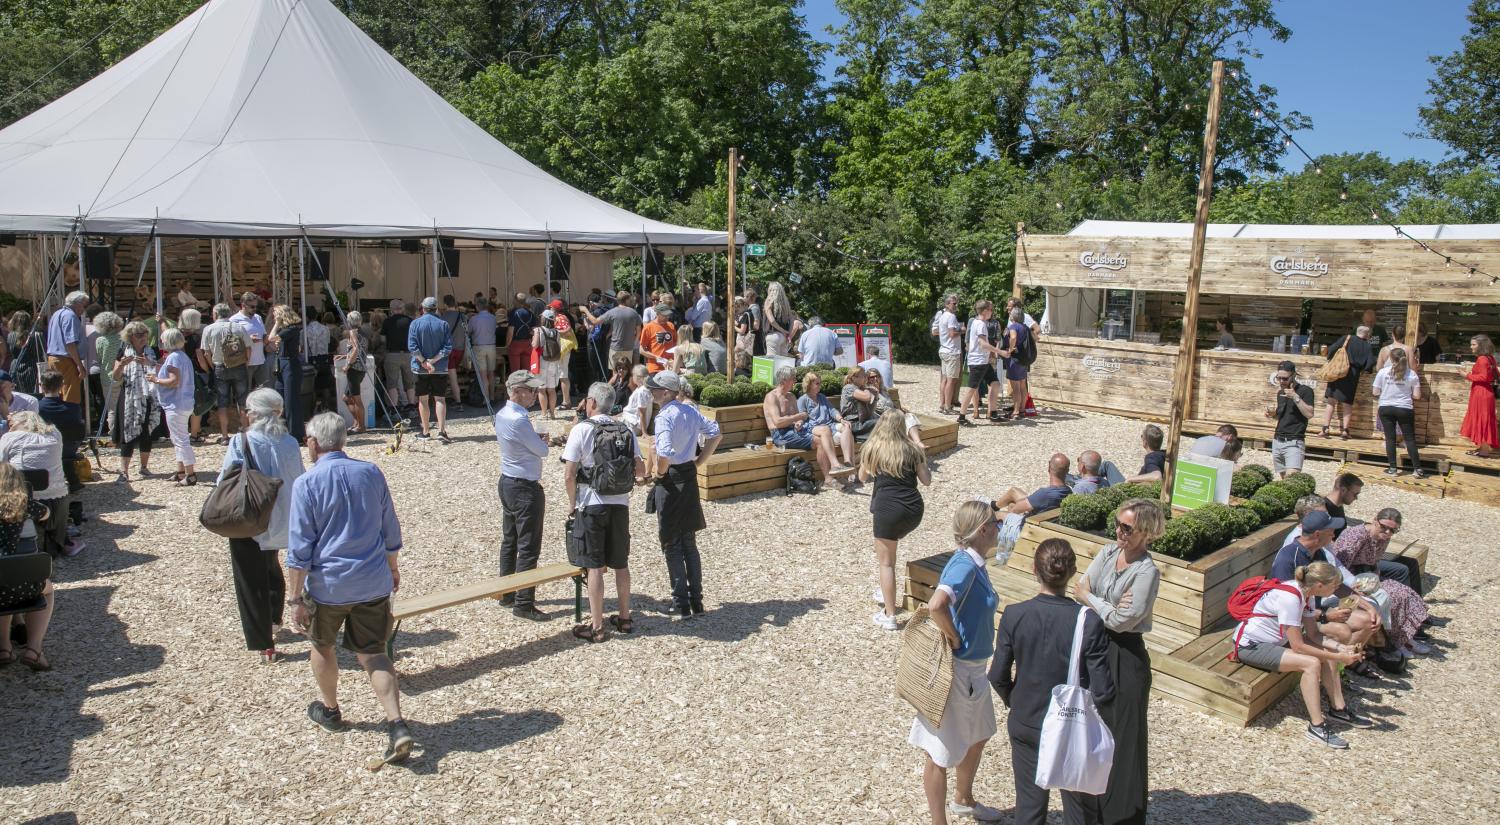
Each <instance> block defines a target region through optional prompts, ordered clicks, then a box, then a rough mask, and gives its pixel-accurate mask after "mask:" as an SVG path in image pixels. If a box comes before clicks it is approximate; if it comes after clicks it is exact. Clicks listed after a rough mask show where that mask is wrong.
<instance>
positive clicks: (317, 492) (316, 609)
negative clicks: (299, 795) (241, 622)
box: [286, 412, 414, 762]
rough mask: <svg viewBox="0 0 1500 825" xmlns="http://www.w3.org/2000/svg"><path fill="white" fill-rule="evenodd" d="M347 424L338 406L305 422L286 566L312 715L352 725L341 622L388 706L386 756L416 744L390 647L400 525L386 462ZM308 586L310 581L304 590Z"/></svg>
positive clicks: (395, 758)
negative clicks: (349, 450)
mask: <svg viewBox="0 0 1500 825" xmlns="http://www.w3.org/2000/svg"><path fill="white" fill-rule="evenodd" d="M347 436H348V425H346V424H345V423H344V418H343V416H341V415H339V414H338V413H331V412H326V413H321V414H319V415H316V416H314V417H313V420H311V421H309V422H307V451H308V454H309V455H310V456H311V457H312V461H313V466H312V467H311V468H310V469H309V470H308V471H307V472H306V473H304V474H302V475H301V476H298V478H297V480H296V481H294V482H292V507H291V515H290V517H289V520H290V524H289V525H288V528H287V551H286V566H287V569H288V570H289V571H291V581H290V583H288V585H287V588H288V592H289V593H291V594H292V598H291V600H290V601H288V602H287V604H288V606H290V607H293V608H295V610H294V612H293V614H292V622H293V624H294V626H295V627H297V628H299V629H302V630H304V631H305V632H306V633H307V637H308V639H309V640H310V641H311V642H312V656H311V661H312V668H313V676H314V678H316V679H317V681H318V692H319V693H320V694H321V695H322V701H319V702H313V703H312V704H311V705H308V708H307V715H308V717H309V718H311V719H312V720H313V721H314V722H316V723H318V725H319V726H321V727H323V728H324V729H325V730H329V731H341V730H343V729H344V719H343V714H342V713H341V712H340V710H339V697H338V684H339V664H338V657H337V654H336V653H335V652H334V650H333V643H334V641H335V640H336V639H337V637H338V633H339V629H340V628H342V629H343V631H344V647H345V648H346V649H348V650H351V651H353V652H354V654H355V656H356V657H358V659H359V664H360V666H361V667H363V668H364V669H365V673H366V674H367V675H368V676H369V677H370V685H371V686H372V687H373V688H374V689H375V696H376V698H378V699H379V700H380V704H381V707H383V708H384V709H385V718H386V725H387V732H388V733H389V734H390V740H391V741H390V747H389V748H388V749H387V750H386V754H385V757H386V761H390V762H399V761H401V760H404V759H406V757H407V756H408V755H409V754H410V753H411V749H412V745H413V744H414V741H413V740H412V736H411V731H410V730H408V729H407V726H406V722H404V721H403V720H402V719H401V691H400V686H399V685H398V684H397V681H396V671H395V668H393V667H392V666H391V660H390V657H388V656H386V655H385V646H386V642H387V641H389V639H390V638H391V633H392V631H393V630H394V629H395V624H396V622H395V618H394V617H393V616H392V615H391V594H392V593H393V592H395V591H396V590H397V589H398V588H400V587H401V571H400V568H398V567H397V565H396V556H397V553H398V552H399V551H400V550H401V525H400V524H399V523H398V522H397V521H396V508H395V506H394V504H392V502H391V491H390V488H388V487H387V486H386V483H385V476H384V475H383V474H382V473H381V472H380V468H378V467H376V466H375V465H374V464H370V463H369V462H365V461H356V460H354V459H352V458H350V457H349V456H347V455H344V440H345V438H346V437H347ZM304 589H305V591H304Z"/></svg>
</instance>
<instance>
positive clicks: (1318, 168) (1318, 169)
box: [1313, 166, 1323, 175]
mask: <svg viewBox="0 0 1500 825" xmlns="http://www.w3.org/2000/svg"><path fill="white" fill-rule="evenodd" d="M1313 174H1314V175H1321V174H1323V167H1321V166H1314V167H1313Z"/></svg>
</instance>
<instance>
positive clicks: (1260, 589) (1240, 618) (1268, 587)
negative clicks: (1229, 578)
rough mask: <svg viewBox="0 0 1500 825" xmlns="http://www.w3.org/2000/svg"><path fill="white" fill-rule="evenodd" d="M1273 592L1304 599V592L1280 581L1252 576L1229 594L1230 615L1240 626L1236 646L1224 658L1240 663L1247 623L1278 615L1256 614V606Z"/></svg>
mask: <svg viewBox="0 0 1500 825" xmlns="http://www.w3.org/2000/svg"><path fill="white" fill-rule="evenodd" d="M1273 590H1280V591H1282V592H1283V593H1290V594H1292V595H1293V596H1296V597H1297V598H1298V599H1299V600H1300V599H1301V598H1302V592H1301V591H1299V590H1298V589H1297V588H1295V587H1292V586H1291V585H1289V584H1282V583H1281V580H1280V579H1273V578H1269V577H1267V576H1251V577H1250V578H1248V579H1245V580H1244V581H1242V582H1240V586H1239V587H1236V588H1235V589H1234V592H1233V593H1230V594H1229V615H1230V617H1231V618H1233V619H1234V620H1235V621H1237V622H1239V623H1240V626H1239V627H1238V628H1236V629H1235V631H1234V646H1233V647H1231V648H1230V649H1229V653H1228V654H1227V655H1226V656H1225V657H1224V658H1226V659H1228V660H1229V661H1231V662H1238V661H1239V660H1240V659H1239V656H1238V651H1239V649H1240V637H1241V636H1242V635H1244V633H1245V622H1247V621H1249V620H1250V619H1254V618H1262V619H1270V618H1274V617H1275V615H1276V614H1274V613H1256V612H1255V606H1256V605H1257V604H1260V600H1261V597H1262V596H1264V595H1266V594H1267V593H1270V592H1271V591H1273Z"/></svg>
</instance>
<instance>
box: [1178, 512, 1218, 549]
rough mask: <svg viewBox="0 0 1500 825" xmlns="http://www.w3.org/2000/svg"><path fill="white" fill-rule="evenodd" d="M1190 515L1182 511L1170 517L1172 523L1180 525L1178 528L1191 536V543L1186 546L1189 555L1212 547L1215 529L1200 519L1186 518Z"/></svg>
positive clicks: (1215, 533)
mask: <svg viewBox="0 0 1500 825" xmlns="http://www.w3.org/2000/svg"><path fill="white" fill-rule="evenodd" d="M1190 515H1192V514H1191V513H1184V514H1182V515H1180V516H1178V517H1176V518H1174V519H1172V523H1173V524H1178V525H1180V526H1179V528H1178V529H1180V530H1186V531H1187V533H1188V535H1190V536H1192V538H1193V544H1192V547H1190V548H1188V555H1190V556H1191V555H1196V554H1200V553H1204V552H1206V551H1208V550H1210V549H1212V547H1213V545H1214V539H1215V538H1216V537H1217V531H1216V530H1215V529H1214V527H1213V525H1211V524H1209V523H1208V522H1206V521H1204V520H1202V519H1194V518H1188V516H1190Z"/></svg>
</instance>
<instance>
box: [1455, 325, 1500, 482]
mask: <svg viewBox="0 0 1500 825" xmlns="http://www.w3.org/2000/svg"><path fill="white" fill-rule="evenodd" d="M1469 351H1470V352H1472V353H1474V354H1475V355H1477V356H1479V357H1478V358H1477V359H1475V361H1474V368H1473V369H1471V370H1469V374H1468V376H1467V377H1468V379H1469V411H1468V412H1466V413H1464V423H1463V426H1462V427H1460V428H1459V430H1458V434H1459V435H1461V436H1463V437H1464V438H1467V439H1469V440H1470V441H1472V442H1474V445H1475V447H1477V448H1478V449H1474V450H1470V451H1469V453H1468V455H1477V456H1479V457H1481V458H1488V457H1489V454H1490V450H1493V449H1495V448H1500V428H1497V427H1496V426H1495V379H1496V378H1497V377H1500V375H1497V372H1496V370H1495V345H1494V343H1493V342H1491V341H1490V337H1489V336H1488V335H1476V336H1474V337H1473V338H1472V339H1470V341H1469Z"/></svg>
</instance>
